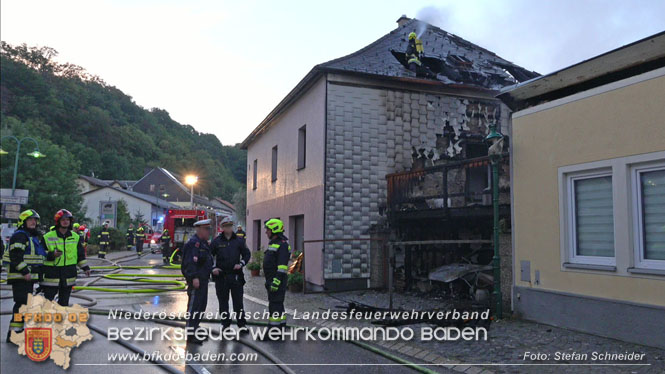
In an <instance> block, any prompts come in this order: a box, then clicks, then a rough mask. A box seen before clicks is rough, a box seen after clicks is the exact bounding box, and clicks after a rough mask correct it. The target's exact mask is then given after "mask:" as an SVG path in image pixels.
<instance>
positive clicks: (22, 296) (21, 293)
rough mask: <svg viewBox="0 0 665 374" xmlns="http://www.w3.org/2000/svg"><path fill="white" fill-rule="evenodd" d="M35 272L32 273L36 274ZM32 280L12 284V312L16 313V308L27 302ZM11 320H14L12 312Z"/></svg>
mask: <svg viewBox="0 0 665 374" xmlns="http://www.w3.org/2000/svg"><path fill="white" fill-rule="evenodd" d="M36 275H37V274H32V276H36ZM33 284H34V281H30V282H26V281H24V280H23V281H18V282H16V283H13V284H12V294H13V296H14V307H13V308H12V312H13V313H14V314H16V313H18V310H19V309H20V308H21V307H22V306H23V305H26V304H27V303H28V295H30V294H31V293H32V289H33ZM12 322H14V315H13V314H12Z"/></svg>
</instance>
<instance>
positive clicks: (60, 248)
mask: <svg viewBox="0 0 665 374" xmlns="http://www.w3.org/2000/svg"><path fill="white" fill-rule="evenodd" d="M39 220H40V216H39V214H38V213H37V212H36V211H35V210H33V209H28V210H25V211H23V212H21V214H20V215H19V219H18V225H17V226H18V227H17V230H16V231H15V232H14V233H13V235H12V236H11V238H10V240H9V245H8V248H7V250H6V251H5V252H4V254H3V256H2V260H3V263H5V264H9V269H8V273H7V283H8V284H10V285H11V287H12V294H13V299H14V308H13V313H18V312H19V308H20V307H21V306H23V305H25V304H27V302H28V295H30V294H32V293H33V291H34V284H35V283H39V287H38V289H37V293H40V292H43V293H44V296H45V297H46V298H47V299H48V300H51V301H52V300H54V299H55V296H56V295H57V296H58V304H60V305H62V306H68V305H69V297H70V295H71V292H72V287H73V286H74V285H75V284H76V279H77V275H78V270H77V268H79V269H81V270H82V271H83V272H84V273H85V275H86V276H90V267H89V266H88V265H87V261H86V246H87V242H88V237H89V232H88V230H87V228H86V227H85V225H78V224H75V223H74V217H73V216H72V213H71V212H69V211H68V210H66V209H60V210H58V211H57V212H56V214H55V216H54V221H55V225H54V226H52V227H51V228H50V229H49V231H48V232H46V233H45V234H43V235H41V232H40V231H39V229H38V225H39ZM108 226H109V224H108V222H105V223H104V224H103V226H102V229H101V231H100V233H99V235H98V238H99V244H100V249H99V258H104V256H105V255H106V251H107V250H108V248H109V246H110V233H109V229H108ZM233 227H234V222H233V221H232V220H231V219H230V218H228V217H226V218H224V219H223V220H222V222H221V228H222V231H221V232H220V233H219V235H218V236H217V237H215V238H213V239H212V241H211V242H210V239H211V233H212V227H211V220H210V219H204V220H200V221H197V222H195V223H194V228H195V231H196V233H195V234H194V235H192V236H191V237H190V238H189V240H188V241H187V243H186V244H185V245H184V247H183V250H182V265H181V271H182V274H183V275H184V277H185V279H186V281H187V296H188V302H187V312H188V316H189V319H188V321H187V327H191V329H192V331H195V330H196V329H197V328H198V327H199V324H200V322H201V313H203V312H205V309H206V306H207V302H208V283H209V281H210V280H212V281H213V282H215V291H216V295H217V299H218V301H219V311H220V315H221V316H222V317H223V318H222V321H221V323H222V327H223V328H225V329H226V328H229V327H230V325H231V322H232V319H231V315H230V314H229V312H228V309H229V305H228V304H229V294H230V295H231V299H232V303H233V312H234V315H235V317H236V320H237V325H238V328H239V329H240V331H241V332H246V331H247V329H246V324H247V321H246V320H245V317H244V307H243V288H244V284H245V277H244V274H243V268H244V267H245V266H246V265H247V264H248V263H249V260H250V256H251V254H250V250H249V249H248V248H247V245H246V242H245V232H244V231H243V230H242V227H240V226H238V229H237V230H236V231H234V230H233ZM265 233H266V236H267V237H268V239H269V240H270V241H269V243H268V248H267V249H266V251H265V256H264V260H263V272H264V275H265V287H266V291H267V292H268V310H269V314H270V318H269V326H270V328H276V329H281V328H284V327H285V326H286V314H285V309H284V298H285V295H286V285H287V272H288V261H289V257H290V255H291V253H290V252H291V247H290V245H289V243H288V239H287V238H286V237H285V236H284V223H283V222H282V221H281V220H279V219H275V218H273V219H270V220H268V221H266V222H265ZM144 235H145V234H144V228H143V227H142V226H140V227H139V228H138V229H137V232H136V233H134V228H133V225H130V227H129V230H128V232H127V246H128V248H129V249H131V247H132V245H136V250H137V253H138V254H139V255H140V254H141V253H142V249H143V239H144ZM161 241H162V245H163V247H162V256H163V258H164V261H165V262H167V259H168V261H170V259H169V258H168V257H169V255H170V243H171V236H170V234H169V232H168V230H164V232H163V233H162V237H161ZM153 253H154V252H153ZM9 326H10V328H9V331H8V332H7V341H9V339H10V336H11V332H12V331H16V332H17V333H20V332H21V331H23V322H22V321H16V320H14V316H12V320H11V322H10V324H9ZM187 341H188V342H190V343H195V344H201V343H202V342H203V340H202V339H199V338H198V337H197V336H196V335H194V334H191V335H188V338H187Z"/></svg>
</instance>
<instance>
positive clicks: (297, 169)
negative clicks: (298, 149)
mask: <svg viewBox="0 0 665 374" xmlns="http://www.w3.org/2000/svg"><path fill="white" fill-rule="evenodd" d="M300 170H305V166H303V167H301V168H296V171H300Z"/></svg>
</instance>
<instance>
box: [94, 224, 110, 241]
mask: <svg viewBox="0 0 665 374" xmlns="http://www.w3.org/2000/svg"><path fill="white" fill-rule="evenodd" d="M97 237H98V238H99V245H109V244H111V233H109V229H108V228H104V227H102V231H101V232H100V233H99V235H97Z"/></svg>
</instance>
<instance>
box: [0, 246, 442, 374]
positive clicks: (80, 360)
mask: <svg viewBox="0 0 665 374" xmlns="http://www.w3.org/2000/svg"><path fill="white" fill-rule="evenodd" d="M120 255H122V253H121V254H112V255H111V256H109V257H110V258H117V257H118V256H120ZM93 261H94V260H93ZM160 262H161V257H160V255H147V256H145V257H143V258H141V259H140V260H136V261H129V262H124V263H123V264H122V265H158V264H159V263H160ZM93 265H94V264H93ZM124 272H131V273H134V272H138V271H137V270H127V271H124ZM142 272H144V273H178V272H179V270H161V269H160V270H153V269H148V270H142ZM86 281H88V279H85V278H81V279H79V283H81V284H82V283H85V282H86ZM109 283H112V282H109V281H107V280H104V281H100V282H98V283H95V286H98V285H102V286H103V285H105V284H109ZM254 283H256V280H253V281H252V284H254ZM81 292H82V293H83V294H84V295H86V296H91V297H93V298H95V299H96V300H97V305H95V306H94V308H96V309H112V308H118V309H122V310H129V311H138V310H143V311H148V312H161V311H166V312H170V311H184V310H185V305H186V300H187V295H186V293H185V292H182V291H175V292H170V293H165V294H158V295H140V294H138V295H139V296H135V295H132V294H118V293H103V292H96V291H81ZM9 295H10V292H9V291H6V290H4V289H3V291H2V296H9ZM208 296H209V302H208V307H207V311H209V312H215V311H217V308H218V304H217V299H216V296H215V290H214V284H210V286H209V289H208ZM257 296H259V297H261V298H260V299H259V298H258V297H257V298H255V297H252V296H251V295H248V299H246V300H245V308H246V310H247V311H249V312H254V311H261V312H262V311H263V310H264V309H265V308H266V307H265V306H264V305H263V304H264V301H263V299H265V295H257ZM80 301H82V300H77V299H73V302H80ZM11 306H12V302H11V299H2V303H1V308H0V309H1V310H2V311H3V312H4V311H7V310H10V309H11ZM9 318H10V317H9V315H2V318H1V319H0V322H1V324H2V328H1V329H0V332H1V333H2V336H3V338H4V336H5V334H6V332H7V326H8V324H9ZM89 325H93V326H96V327H99V328H101V329H103V330H107V329H108V328H109V327H110V326H115V327H134V326H141V325H150V326H159V325H157V324H155V323H153V322H138V321H127V320H109V319H108V318H107V317H105V316H100V315H92V316H91V319H90V321H89ZM209 326H212V327H216V324H215V326H213V325H212V324H209ZM93 335H94V339H93V341H90V342H85V343H83V344H82V345H81V347H79V348H76V349H74V350H73V352H72V354H71V359H72V366H71V367H70V368H69V369H68V372H71V373H89V372H90V370H91V368H94V370H95V372H98V373H111V372H117V366H118V365H120V363H115V364H113V365H109V364H108V361H107V355H108V354H109V353H129V352H130V351H129V350H127V349H126V348H124V347H122V346H120V345H118V344H115V343H111V342H108V341H107V340H106V339H105V338H104V337H103V336H101V335H99V334H98V333H93ZM132 343H133V344H135V345H136V346H138V347H140V348H141V349H143V350H145V351H147V352H153V351H160V352H162V353H168V352H184V350H185V349H186V348H185V344H184V342H183V341H170V342H163V341H160V340H159V339H158V338H155V339H153V340H151V341H146V342H132ZM251 343H253V344H256V345H257V346H259V347H260V348H261V349H263V350H266V351H268V352H270V353H271V354H272V355H274V356H276V357H277V358H278V359H279V360H281V361H282V362H283V363H285V364H286V365H287V366H288V367H289V368H290V369H291V370H293V371H294V372H296V373H309V372H311V371H312V370H316V371H319V372H324V373H363V374H365V373H377V374H378V373H409V372H413V370H412V369H409V368H406V367H403V366H399V365H397V364H396V363H395V362H394V361H391V360H388V359H386V358H384V357H381V356H379V355H377V354H375V353H372V352H369V351H367V350H364V349H362V348H359V347H357V346H355V345H352V344H350V343H345V342H339V341H337V342H320V341H319V342H310V341H307V342H306V341H304V340H299V341H297V342H263V341H258V342H256V341H252V342H251ZM16 349H17V348H16V346H15V345H14V344H8V343H5V342H4V339H3V342H2V343H1V344H0V353H1V354H2V357H3V359H2V362H1V365H2V366H1V369H2V372H11V373H16V374H22V373H32V372H34V371H35V370H37V371H39V372H46V373H50V372H52V373H56V372H59V371H60V370H61V368H58V367H56V366H55V365H54V364H53V363H52V362H49V361H46V362H42V363H36V362H32V361H30V360H29V359H28V358H27V357H25V356H17V355H16ZM189 351H190V352H192V353H197V352H198V353H205V352H211V353H222V352H223V353H226V354H227V355H229V354H232V353H235V354H239V353H244V354H255V353H256V351H255V350H254V349H252V348H250V347H248V346H246V345H243V344H240V343H238V342H233V341H231V342H230V341H213V340H209V341H207V342H205V343H204V344H203V345H202V346H193V347H189ZM400 356H402V357H405V358H407V357H408V356H405V355H400ZM7 357H11V359H5V358H7ZM414 361H416V362H417V361H418V360H414ZM420 362H422V361H420ZM92 364H97V365H95V366H90V365H92ZM100 364H101V365H100ZM168 364H170V365H173V366H174V367H175V368H177V369H178V370H180V371H183V370H185V371H186V372H192V373H205V372H206V371H207V372H210V373H217V372H225V371H228V370H229V369H231V368H232V369H233V371H234V372H237V373H278V372H282V371H281V370H280V369H279V368H278V367H276V366H275V365H274V364H273V363H272V362H271V361H269V360H268V359H267V358H266V357H264V356H263V355H261V354H259V355H258V358H257V359H256V360H253V361H251V362H233V363H227V364H219V363H218V362H212V361H201V362H196V363H192V362H190V363H189V364H192V365H187V366H185V362H184V361H183V360H172V361H169V362H168ZM98 365H99V366H98ZM232 365H233V366H232ZM432 368H433V369H434V370H436V371H438V372H442V373H446V372H449V370H448V369H446V368H443V367H439V368H435V367H433V366H432ZM128 370H132V371H133V372H136V371H138V372H141V373H143V372H146V373H152V372H162V370H161V369H159V368H158V367H156V366H155V365H153V364H150V363H148V362H141V363H140V365H132V366H130V367H128Z"/></svg>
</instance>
